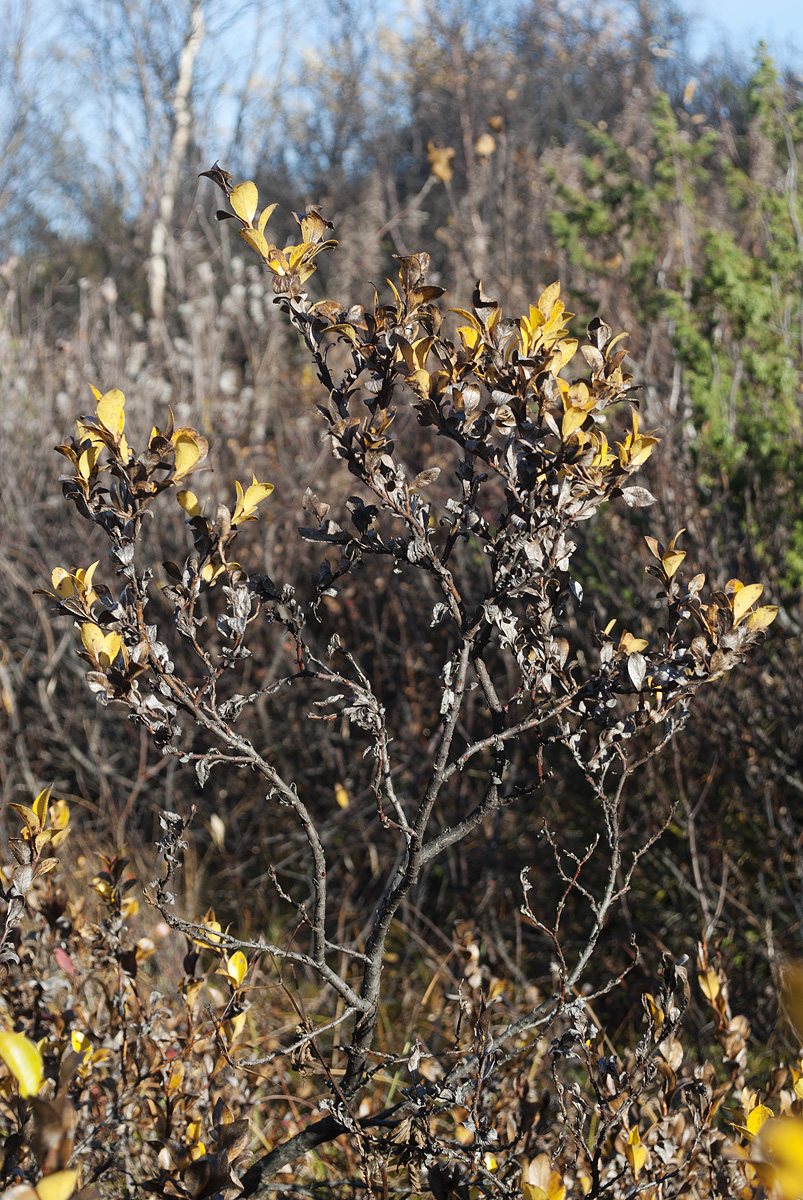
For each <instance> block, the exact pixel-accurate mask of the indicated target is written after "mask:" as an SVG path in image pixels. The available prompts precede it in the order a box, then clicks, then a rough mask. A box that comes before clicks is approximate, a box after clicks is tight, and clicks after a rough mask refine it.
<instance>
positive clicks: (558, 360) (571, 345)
mask: <svg viewBox="0 0 803 1200" xmlns="http://www.w3.org/2000/svg"><path fill="white" fill-rule="evenodd" d="M576 353H577V339H576V338H567V340H566V341H565V342H558V344H557V346H556V347H555V349H554V350H553V351H552V355H551V357H550V359H549V371H550V372H551V373H552V374H553V375H557V373H558V371H562V370H563V368H564V367H565V366H567V365H568V364H569V363H570V362H571V361H572V359H573V358H574V356H575V354H576Z"/></svg>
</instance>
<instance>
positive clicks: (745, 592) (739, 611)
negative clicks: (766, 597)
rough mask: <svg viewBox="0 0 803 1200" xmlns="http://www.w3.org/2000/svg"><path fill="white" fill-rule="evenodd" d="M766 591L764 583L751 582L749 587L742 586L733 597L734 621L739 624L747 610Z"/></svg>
mask: <svg viewBox="0 0 803 1200" xmlns="http://www.w3.org/2000/svg"><path fill="white" fill-rule="evenodd" d="M763 591H764V584H763V583H751V584H750V585H749V586H748V587H743V588H740V589H739V591H738V592H736V594H735V595H734V597H733V601H732V604H733V623H734V625H738V624H739V622H740V621H741V619H742V617H743V616H744V615H745V613H746V612H747V610H748V609H749V608H750V607H751V606H752V605H753V604H755V602H756V600H758V598H759V596H760V595H761V593H762V592H763Z"/></svg>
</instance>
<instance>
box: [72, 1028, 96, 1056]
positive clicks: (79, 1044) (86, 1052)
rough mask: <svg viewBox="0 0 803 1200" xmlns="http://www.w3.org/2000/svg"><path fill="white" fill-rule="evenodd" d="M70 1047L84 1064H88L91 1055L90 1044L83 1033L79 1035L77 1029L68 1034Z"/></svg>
mask: <svg viewBox="0 0 803 1200" xmlns="http://www.w3.org/2000/svg"><path fill="white" fill-rule="evenodd" d="M70 1045H71V1046H72V1048H73V1050H74V1051H75V1053H76V1054H80V1055H81V1056H82V1058H83V1061H84V1062H88V1061H89V1058H90V1056H91V1054H92V1043H91V1042H90V1040H89V1038H88V1037H87V1036H86V1034H85V1033H81V1032H80V1031H79V1030H78V1029H73V1031H72V1033H71V1034H70Z"/></svg>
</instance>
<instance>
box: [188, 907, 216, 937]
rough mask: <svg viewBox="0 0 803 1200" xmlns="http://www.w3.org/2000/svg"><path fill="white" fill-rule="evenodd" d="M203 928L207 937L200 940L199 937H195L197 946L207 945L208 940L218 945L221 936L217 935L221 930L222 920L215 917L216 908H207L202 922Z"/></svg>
mask: <svg viewBox="0 0 803 1200" xmlns="http://www.w3.org/2000/svg"><path fill="white" fill-rule="evenodd" d="M201 928H202V929H203V931H204V934H205V939H204V940H203V941H200V940H198V939H197V938H193V941H194V942H195V944H196V946H206V945H207V943H208V942H211V943H212V945H217V943H218V942H219V941H220V938H219V937H217V936H216V935H217V934H218V933H220V932H221V925H220V921H217V920H216V919H215V910H214V909H213V908H210V909H208V910H207V912H206V914H205V915H204V919H203V921H202V922H201Z"/></svg>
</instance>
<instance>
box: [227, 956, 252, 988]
mask: <svg viewBox="0 0 803 1200" xmlns="http://www.w3.org/2000/svg"><path fill="white" fill-rule="evenodd" d="M247 970H248V959H247V958H246V957H245V955H244V954H243V952H242V950H235V951H234V953H233V954H232V956H231V958H229V959H227V960H226V974H227V975H228V976H229V978H230V979H232V980H233V981H234V984H235V986H236V987H239V986H240V984H241V983H242V981H243V980H244V979H245V973H246V971H247Z"/></svg>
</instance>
